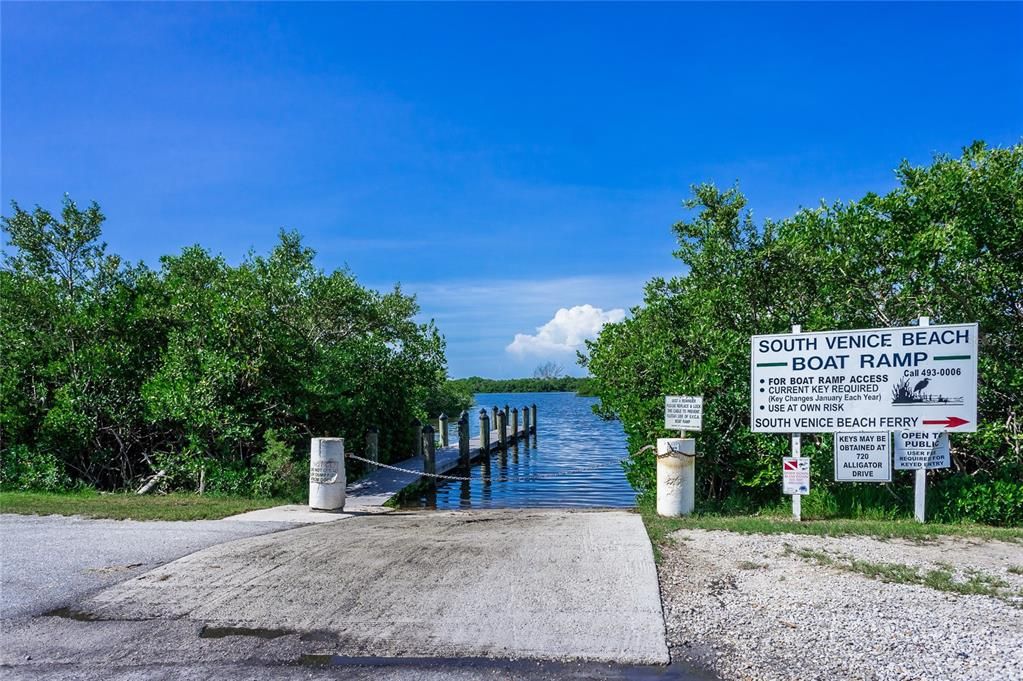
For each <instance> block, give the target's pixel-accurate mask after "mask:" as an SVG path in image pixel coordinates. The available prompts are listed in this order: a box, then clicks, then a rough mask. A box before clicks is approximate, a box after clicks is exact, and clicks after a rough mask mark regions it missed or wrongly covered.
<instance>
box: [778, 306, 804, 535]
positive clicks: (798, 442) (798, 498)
mask: <svg viewBox="0 0 1023 681" xmlns="http://www.w3.org/2000/svg"><path fill="white" fill-rule="evenodd" d="M802 330H803V327H802V325H800V324H793V325H792V333H799V332H801V331H802ZM791 440H792V445H791V447H792V448H791V452H790V453H789V456H790V457H793V458H796V459H798V458H799V457H800V456H801V455H802V451H803V436H802V434H800V433H792V435H791ZM782 473H783V475H784V471H782ZM792 517H793V519H795V521H796V522H797V523H798V522H800V521H802V519H803V495H801V494H799V491H798V490H796V493H795V494H793V495H792Z"/></svg>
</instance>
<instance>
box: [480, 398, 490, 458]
mask: <svg viewBox="0 0 1023 681" xmlns="http://www.w3.org/2000/svg"><path fill="white" fill-rule="evenodd" d="M480 454H482V455H483V458H484V459H485V458H487V457H488V456H489V455H490V417H489V416H487V410H486V409H480Z"/></svg>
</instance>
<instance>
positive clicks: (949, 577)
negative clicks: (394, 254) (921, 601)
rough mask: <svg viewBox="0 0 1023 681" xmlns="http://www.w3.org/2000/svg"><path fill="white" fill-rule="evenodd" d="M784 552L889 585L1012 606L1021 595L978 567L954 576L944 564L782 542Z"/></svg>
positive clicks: (1003, 581)
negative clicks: (926, 565) (928, 566)
mask: <svg viewBox="0 0 1023 681" xmlns="http://www.w3.org/2000/svg"><path fill="white" fill-rule="evenodd" d="M784 552H785V554H786V555H793V556H797V557H799V558H802V559H803V560H805V561H808V562H811V563H815V564H817V565H820V566H823V567H831V568H836V569H838V570H844V571H846V572H855V573H857V574H861V575H863V576H865V577H870V578H871V579H877V580H879V581H882V582H888V583H891V584H916V585H919V586H926V587H930V588H931V589H935V590H936V591H946V592H949V593H956V594H964V595H975V596H990V597H992V598H998V599H1000V600H1003V601H1005V602H1007V603H1009V604H1010V605H1016V606H1019V605H1020V604H1019V603H1018V601H1017V599H1018V598H1019V597H1021V596H1023V593H1015V592H1012V591H1009V589H1008V587H1009V583H1008V582H1006V581H1005V580H1003V579H1001V578H999V577H996V576H995V575H989V574H986V573H984V572H980V571H979V570H968V571H967V572H966V573H965V579H956V575H955V572H954V571H953V570H951V569H949V568H948V567H944V566H939V567H937V568H934V569H932V570H925V571H922V570H920V569H919V568H916V567H913V566H912V565H905V564H903V563H876V562H874V561H869V560H860V559H858V558H853V557H852V556H848V555H845V554H841V553H829V552H827V551H819V550H815V549H805V548H793V546H792V545H791V544H785V551H784Z"/></svg>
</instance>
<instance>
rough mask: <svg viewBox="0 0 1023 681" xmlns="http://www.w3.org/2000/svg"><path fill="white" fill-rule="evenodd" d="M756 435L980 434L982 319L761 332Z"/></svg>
mask: <svg viewBox="0 0 1023 681" xmlns="http://www.w3.org/2000/svg"><path fill="white" fill-rule="evenodd" d="M750 368H751V376H752V381H751V385H750V389H751V393H750V402H751V409H752V413H751V416H750V422H751V427H752V430H753V432H755V433H835V432H850V433H855V432H864V431H866V432H872V431H880V430H888V431H893V430H912V431H925V430H926V431H943V430H952V431H954V432H957V433H963V432H974V431H976V430H977V325H976V324H948V325H943V326H907V327H900V328H891V329H854V330H851V331H824V332H819V333H792V334H776V335H771V336H753V338H752V340H751V353H750Z"/></svg>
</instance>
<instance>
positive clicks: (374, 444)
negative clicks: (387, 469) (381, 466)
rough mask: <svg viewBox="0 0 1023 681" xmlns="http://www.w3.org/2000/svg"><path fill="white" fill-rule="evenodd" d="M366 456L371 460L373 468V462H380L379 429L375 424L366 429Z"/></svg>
mask: <svg viewBox="0 0 1023 681" xmlns="http://www.w3.org/2000/svg"><path fill="white" fill-rule="evenodd" d="M366 458H367V459H370V460H371V461H373V463H374V465H373V470H376V469H377V466H376V465H375V464H377V463H379V462H380V429H378V428H377V427H376V426H370V427H369V429H367V430H366Z"/></svg>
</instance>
